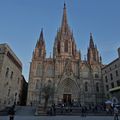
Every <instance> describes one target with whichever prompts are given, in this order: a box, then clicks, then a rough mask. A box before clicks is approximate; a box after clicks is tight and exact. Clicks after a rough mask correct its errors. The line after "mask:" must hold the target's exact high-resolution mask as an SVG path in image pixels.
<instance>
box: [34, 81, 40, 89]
mask: <svg viewBox="0 0 120 120" xmlns="http://www.w3.org/2000/svg"><path fill="white" fill-rule="evenodd" d="M35 88H36V89H39V80H37V81H36V86H35Z"/></svg>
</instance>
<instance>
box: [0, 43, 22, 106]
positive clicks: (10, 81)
mask: <svg viewBox="0 0 120 120" xmlns="http://www.w3.org/2000/svg"><path fill="white" fill-rule="evenodd" d="M21 75H22V63H21V61H20V60H19V59H18V57H17V56H16V55H15V53H14V52H13V51H12V50H11V48H10V47H9V46H8V45H7V44H0V105H1V106H6V105H13V104H14V103H15V102H16V103H17V102H20V91H21Z"/></svg>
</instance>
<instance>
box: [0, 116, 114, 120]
mask: <svg viewBox="0 0 120 120" xmlns="http://www.w3.org/2000/svg"><path fill="white" fill-rule="evenodd" d="M0 120H9V117H8V116H1V117H0ZM14 120H113V116H87V117H81V116H15V119H14Z"/></svg>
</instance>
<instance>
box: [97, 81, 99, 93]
mask: <svg viewBox="0 0 120 120" xmlns="http://www.w3.org/2000/svg"><path fill="white" fill-rule="evenodd" d="M96 91H97V92H99V83H96Z"/></svg>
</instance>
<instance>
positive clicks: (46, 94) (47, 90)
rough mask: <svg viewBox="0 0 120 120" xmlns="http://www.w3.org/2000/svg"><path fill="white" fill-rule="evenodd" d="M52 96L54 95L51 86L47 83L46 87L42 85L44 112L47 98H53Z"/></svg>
mask: <svg viewBox="0 0 120 120" xmlns="http://www.w3.org/2000/svg"><path fill="white" fill-rule="evenodd" d="M53 94H54V89H53V87H52V85H51V84H50V83H48V84H47V85H44V87H43V97H44V99H45V102H44V110H46V108H47V105H48V101H49V98H50V97H53Z"/></svg>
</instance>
